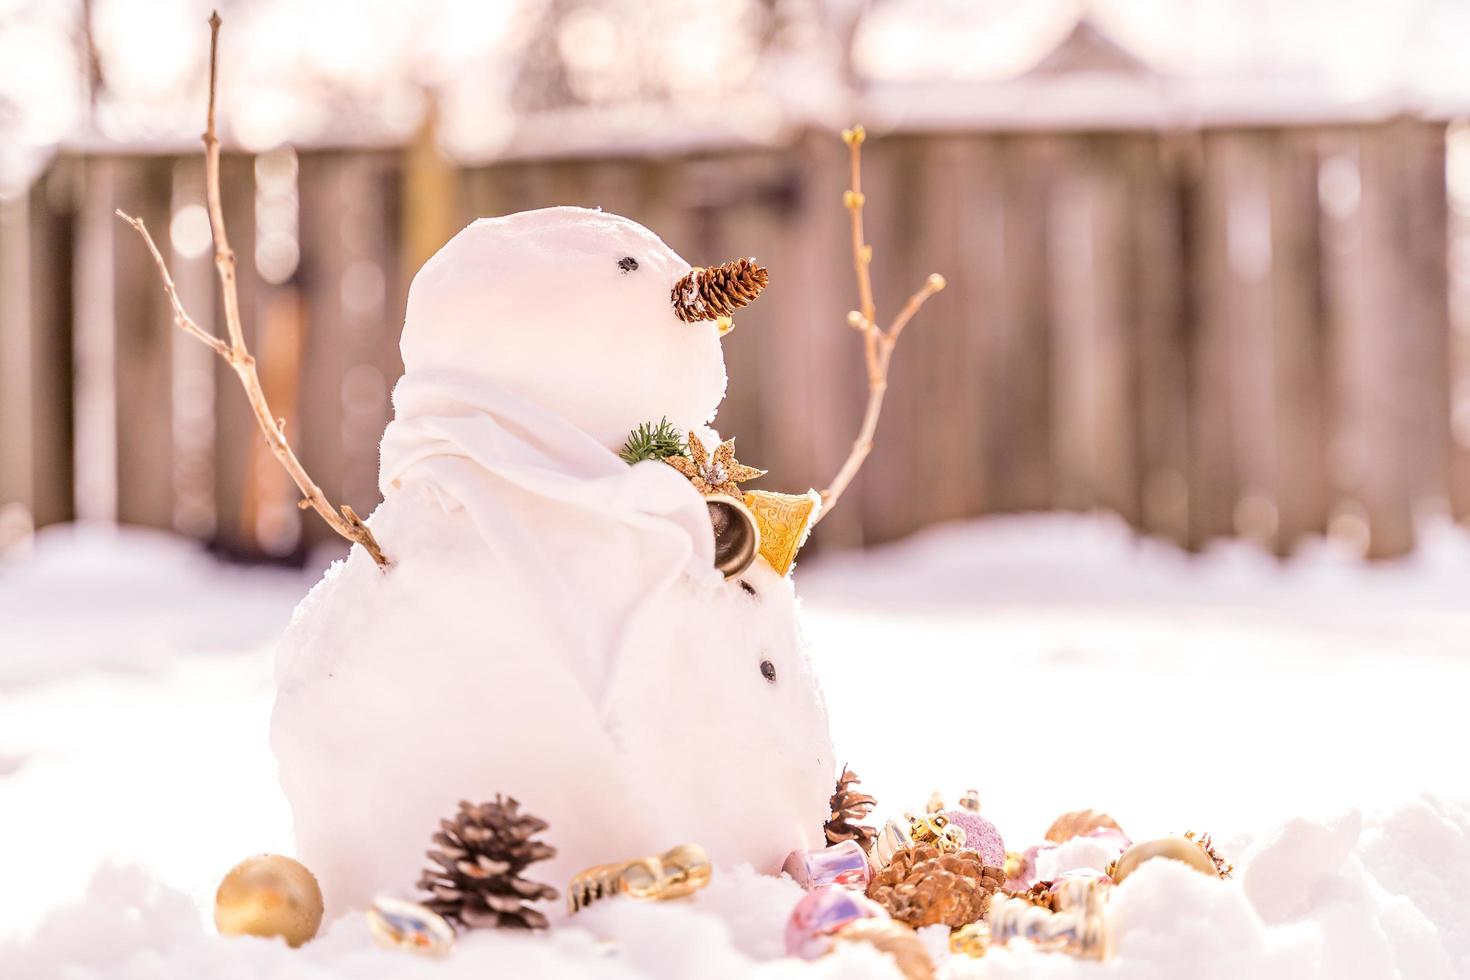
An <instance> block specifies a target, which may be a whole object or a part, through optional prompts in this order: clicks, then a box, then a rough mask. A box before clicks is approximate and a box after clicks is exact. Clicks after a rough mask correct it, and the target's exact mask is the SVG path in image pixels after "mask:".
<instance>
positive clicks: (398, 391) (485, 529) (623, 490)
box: [378, 371, 718, 706]
mask: <svg viewBox="0 0 1470 980" xmlns="http://www.w3.org/2000/svg"><path fill="white" fill-rule="evenodd" d="M393 406H394V418H393V421H391V422H390V423H389V424H388V428H387V430H386V431H385V432H384V434H383V443H382V465H381V468H380V470H379V480H378V482H379V488H380V489H381V490H382V492H383V496H384V498H385V500H388V501H391V499H392V497H393V496H394V495H396V494H398V493H401V492H402V491H403V489H405V488H408V487H410V486H428V487H431V488H432V489H433V490H434V491H435V492H436V493H437V494H439V496H440V497H441V498H448V499H449V500H451V501H452V502H453V503H455V504H458V505H459V506H461V507H463V508H464V511H465V513H466V515H467V516H468V518H469V521H470V523H471V524H472V525H473V527H474V529H475V531H476V532H477V533H478V535H479V537H480V538H481V539H482V541H483V543H484V545H485V547H486V548H487V549H488V550H489V551H490V553H491V555H492V556H493V558H494V560H496V561H498V562H503V563H504V567H506V568H511V569H514V570H515V581H516V582H517V584H518V585H519V586H520V592H521V595H520V596H518V597H517V598H518V600H519V601H523V602H531V603H535V604H536V605H539V606H540V607H541V608H540V609H539V610H538V611H539V612H540V614H542V615H544V616H548V617H555V618H554V619H550V620H548V621H547V622H549V623H551V624H553V625H554V627H555V629H556V631H557V635H559V636H561V637H562V638H564V639H565V640H566V641H567V644H568V647H567V649H565V650H563V651H559V652H560V653H561V655H562V656H564V657H565V658H566V659H567V662H568V666H569V667H571V668H572V669H573V670H574V671H576V673H577V676H578V677H579V678H580V679H581V680H582V681H583V683H584V685H585V686H586V687H587V691H588V694H589V696H590V697H591V698H592V699H593V701H594V703H595V704H598V705H599V706H602V705H603V704H604V695H605V694H606V688H607V684H608V681H609V679H610V677H611V675H612V673H613V671H614V670H615V668H616V664H617V662H618V660H619V658H620V655H621V647H622V645H623V643H624V642H625V639H626V637H627V635H628V632H629V629H630V627H631V626H632V624H633V623H634V621H635V620H636V618H637V617H638V616H639V615H640V614H642V613H643V612H645V611H647V610H650V609H651V608H652V607H653V606H654V604H656V603H657V602H658V600H659V597H660V595H662V593H663V592H664V591H665V590H667V589H668V588H669V587H670V586H671V585H673V584H674V583H675V582H676V581H678V580H679V579H680V578H681V577H682V576H684V575H686V574H691V575H695V576H704V577H708V576H710V575H712V574H718V573H715V572H714V571H713V565H714V540H713V533H712V531H711V529H710V522H709V515H708V512H707V510H706V507H705V504H704V501H703V499H702V498H701V497H700V496H699V494H698V493H697V492H696V491H695V490H694V489H693V487H691V486H690V485H689V483H688V481H687V480H685V479H684V477H682V476H680V475H679V474H678V473H677V472H675V471H674V470H673V469H672V468H671V467H669V466H667V465H665V464H663V463H659V462H644V463H639V464H637V465H634V466H629V465H628V464H627V463H625V462H623V460H622V459H620V458H619V457H618V456H617V454H616V453H614V452H612V451H611V450H609V449H607V448H606V447H604V446H603V445H601V444H599V443H598V442H597V441H596V440H595V439H593V438H592V437H591V436H590V435H588V434H587V433H586V432H584V431H583V430H581V429H579V428H577V427H576V426H574V425H573V424H572V423H570V422H568V421H566V420H565V419H563V418H562V417H560V416H558V415H556V414H554V413H552V412H549V411H547V410H545V409H543V408H541V407H540V406H538V405H536V404H534V403H532V402H529V401H527V400H525V399H523V398H521V397H519V396H517V395H514V394H511V393H510V392H508V391H505V390H504V389H503V388H501V387H499V386H498V385H495V384H493V383H491V382H487V381H484V380H482V379H478V378H475V377H473V376H471V375H467V374H462V373H458V372H449V371H414V372H410V373H408V374H405V375H404V376H403V378H402V379H401V380H400V381H399V382H398V385H397V387H395V388H394V390H393ZM385 547H386V545H385ZM487 601H492V597H487ZM512 613H514V611H512ZM609 625H610V629H609ZM548 652H549V651H548Z"/></svg>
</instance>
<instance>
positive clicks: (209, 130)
mask: <svg viewBox="0 0 1470 980" xmlns="http://www.w3.org/2000/svg"><path fill="white" fill-rule="evenodd" d="M219 28H220V18H219V14H218V13H217V12H216V13H212V14H210V16H209V109H208V115H207V116H206V123H205V129H204V137H203V138H204V174H205V191H206V195H207V197H208V201H209V225H210V229H211V231H212V232H213V234H214V266H215V271H216V272H217V273H218V275H219V283H220V291H221V293H222V294H223V298H224V308H225V327H226V330H227V332H228V335H229V342H228V343H226V342H225V341H224V340H222V339H220V338H219V337H216V336H215V335H213V334H211V333H209V332H208V331H206V330H205V329H204V328H202V327H200V326H199V324H198V323H197V322H196V321H195V320H194V319H193V318H192V317H190V316H189V314H188V312H187V311H186V310H185V309H184V306H183V303H182V302H181V301H180V300H179V294H178V291H177V290H176V289H175V288H174V282H173V277H172V276H171V275H169V271H168V265H167V263H166V262H164V259H163V255H162V253H161V252H159V250H158V246H157V244H155V243H154V241H153V236H152V235H150V234H149V233H148V229H147V228H146V227H145V226H144V224H143V219H142V218H134V217H132V216H131V215H128V214H124V213H123V212H122V211H118V212H117V215H118V217H120V218H122V219H123V220H124V221H126V222H127V223H128V224H130V225H132V227H133V229H134V230H135V231H137V233H138V234H139V235H140V236H142V238H143V242H144V244H145V245H147V246H148V251H149V252H150V253H151V254H152V255H153V261H154V262H155V263H156V264H157V265H158V272H159V275H160V277H161V278H162V279H163V289H164V292H165V293H166V294H167V295H168V300H169V304H170V305H171V306H172V307H173V312H174V323H176V324H177V325H178V327H179V328H180V329H181V330H183V331H184V333H186V334H188V335H189V336H191V337H193V338H194V339H195V340H198V341H199V342H200V343H202V344H204V345H205V346H207V347H208V348H209V349H210V350H212V351H214V352H215V353H216V354H218V355H219V356H220V357H221V358H222V359H223V360H224V361H225V363H226V364H228V365H229V366H230V367H231V368H232V369H233V370H234V372H235V375H236V377H238V378H239V379H240V384H241V385H242V386H243V387H244V388H245V395H246V397H247V398H248V399H249V400H250V407H251V409H252V410H253V411H254V412H255V418H256V421H257V422H259V423H260V429H261V432H262V433H264V435H265V441H266V443H267V445H269V446H270V449H271V452H273V453H274V454H275V456H276V459H278V460H280V462H281V465H282V466H283V467H285V469H286V472H287V473H288V474H289V475H290V477H291V479H292V480H293V481H294V482H295V484H296V486H297V488H299V489H300V491H301V494H302V500H301V501H300V506H301V508H302V509H303V510H305V509H306V508H310V509H312V510H315V511H316V512H317V513H318V514H320V515H321V517H322V519H323V520H324V521H326V522H327V524H328V525H330V526H331V528H332V530H334V531H336V532H337V533H338V534H340V535H342V537H344V538H346V539H347V540H348V541H351V542H354V543H356V544H360V545H362V547H363V549H364V550H366V551H367V553H368V554H369V555H371V556H372V559H373V561H375V562H377V563H378V566H379V567H386V566H387V565H388V559H387V558H386V557H385V556H384V555H383V551H382V549H381V548H379V547H378V542H377V539H375V538H374V537H373V533H372V531H371V530H369V529H368V526H367V525H366V524H364V523H363V521H362V518H360V517H358V516H357V514H356V512H354V511H353V509H352V508H351V507H349V506H347V505H346V504H343V505H342V509H341V510H340V511H338V510H336V509H334V508H333V507H332V505H331V503H330V502H328V500H327V498H326V495H325V494H324V493H322V489H321V487H319V486H317V485H316V483H315V482H314V481H313V480H312V479H311V477H310V476H309V475H308V474H307V472H306V468H305V467H304V466H302V465H301V461H300V460H299V459H297V458H296V453H295V452H293V451H292V449H291V445H290V443H288V442H287V441H286V432H285V425H286V423H285V420H284V419H279V418H277V417H276V416H275V415H274V414H272V412H271V409H270V405H269V404H268V403H267V402H266V398H265V392H264V391H263V390H262V388H261V385H260V375H259V374H258V373H257V371H256V369H255V358H254V357H253V356H252V355H251V353H250V351H249V349H248V348H247V347H246V346H245V332H244V328H243V326H242V325H241V322H240V291H239V288H238V286H237V283H236V278H235V251H234V249H233V248H231V247H230V240H229V237H228V235H226V233H225V215H224V207H223V205H222V204H221V195H220V147H219V137H218V135H217V134H216V131H215V97H216V88H217V85H218V77H219V57H218V55H219Z"/></svg>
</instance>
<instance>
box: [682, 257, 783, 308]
mask: <svg viewBox="0 0 1470 980" xmlns="http://www.w3.org/2000/svg"><path fill="white" fill-rule="evenodd" d="M769 281H770V273H769V272H767V271H766V270H765V269H763V268H761V267H760V266H758V265H756V263H755V260H754V259H736V260H735V261H734V262H726V263H725V264H724V265H717V266H714V267H713V268H710V269H702V268H698V267H696V268H693V269H690V270H689V272H688V273H687V274H686V275H685V276H684V277H683V278H682V279H680V280H679V281H678V282H676V283H674V288H673V292H672V293H671V294H670V297H669V299H670V301H671V302H672V303H673V306H674V315H675V316H677V317H678V318H679V319H681V320H683V321H684V322H685V323H697V322H699V321H701V320H716V319H718V318H720V317H729V316H731V315H733V314H734V312H735V311H736V310H738V309H740V308H741V307H742V306H749V305H750V304H751V303H752V302H754V300H755V298H756V297H757V296H759V295H760V294H761V290H762V289H765V288H766V284H767V283H768V282H769Z"/></svg>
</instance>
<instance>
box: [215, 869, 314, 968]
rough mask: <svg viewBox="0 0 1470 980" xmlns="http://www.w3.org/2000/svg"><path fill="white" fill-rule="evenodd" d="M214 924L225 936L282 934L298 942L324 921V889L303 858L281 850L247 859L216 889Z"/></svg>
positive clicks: (311, 935) (289, 939) (293, 942)
mask: <svg viewBox="0 0 1470 980" xmlns="http://www.w3.org/2000/svg"><path fill="white" fill-rule="evenodd" d="M214 924H215V927H216V928H218V929H219V931H220V934H221V935H225V936H265V937H268V938H269V937H275V936H280V937H281V938H282V939H284V940H286V942H287V943H289V944H290V945H292V946H300V945H301V944H302V943H304V942H306V941H307V940H309V939H311V938H312V937H313V936H315V935H316V931H317V929H319V928H320V927H321V924H322V890H321V888H320V887H319V886H318V885H317V883H316V878H315V877H313V876H312V873H311V872H310V871H308V870H306V866H305V865H304V864H302V863H301V862H299V861H293V860H291V859H290V858H288V857H282V856H281V855H279V854H261V855H258V856H256V857H253V858H246V859H245V860H244V861H241V862H240V863H239V864H237V865H235V866H234V867H233V868H231V869H230V873H229V874H227V875H225V878H224V880H223V881H221V882H220V883H219V890H218V891H216V892H215V894H214Z"/></svg>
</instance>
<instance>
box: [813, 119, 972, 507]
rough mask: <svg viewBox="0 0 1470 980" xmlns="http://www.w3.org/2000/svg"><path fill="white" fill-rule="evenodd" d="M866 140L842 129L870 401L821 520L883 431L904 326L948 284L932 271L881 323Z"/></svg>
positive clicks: (856, 323)
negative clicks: (867, 209)
mask: <svg viewBox="0 0 1470 980" xmlns="http://www.w3.org/2000/svg"><path fill="white" fill-rule="evenodd" d="M866 138H867V134H866V133H865V132H864V131H863V127H861V126H854V127H853V128H852V129H845V130H843V131H842V141H843V142H844V143H846V144H847V149H848V157H849V161H850V165H851V181H852V186H851V187H850V188H848V190H847V192H846V193H845V194H843V195H842V203H843V205H844V206H845V207H846V208H847V210H848V213H849V214H850V215H851V218H852V261H853V268H854V270H855V271H856V273H857V286H858V306H859V307H860V308H859V309H856V310H853V311H852V312H851V313H849V314H848V315H847V323H848V325H849V326H851V327H852V328H853V329H854V330H857V331H858V332H860V333H861V334H862V335H863V359H864V361H865V363H866V365H867V371H868V405H867V408H866V409H865V410H864V411H863V422H862V425H861V427H860V428H859V429H858V434H857V438H856V439H854V440H853V443H852V448H851V449H850V450H849V451H848V454H847V459H846V460H844V461H843V463H842V467H841V468H840V469H839V470H838V471H837V475H836V476H834V477H833V478H832V482H831V484H829V485H828V487H827V489H825V490H823V491H822V510H821V512H820V513H818V515H817V521H821V519H822V518H824V517H826V516H827V515H828V514H830V513H831V512H832V508H833V507H835V506H837V501H838V500H840V499H841V497H842V493H843V491H845V490H846V489H847V485H848V484H849V483H851V482H852V479H853V477H855V476H857V473H858V470H860V469H862V468H863V463H864V462H866V461H867V458H868V454H869V453H870V452H872V451H873V435H874V433H875V432H877V430H878V418H879V416H881V415H882V414H883V396H884V395H885V394H887V392H888V362H889V360H890V359H891V358H892V357H893V347H894V345H895V344H897V343H898V338H899V336H900V335H901V334H902V333H903V330H904V328H905V327H906V326H908V324H909V321H910V320H912V319H913V318H914V314H915V313H918V312H919V307H921V306H923V305H924V302H925V300H927V299H928V298H929V297H930V296H933V295H934V294H935V293H937V292H939V291H940V290H941V289H943V288H944V277H943V276H941V275H939V274H938V273H935V274H933V275H930V276H929V278H928V279H926V280H925V281H924V285H923V286H921V287H919V289H918V291H916V292H915V293H914V294H913V295H912V296H910V297H909V301H908V302H907V303H905V304H904V306H903V309H902V310H900V311H899V314H898V316H896V317H894V318H893V323H892V324H890V325H889V327H888V329H887V330H884V329H883V328H882V327H879V326H878V313H877V310H876V308H875V306H874V303H873V279H872V274H871V267H872V264H873V246H871V245H869V244H868V243H867V240H866V238H865V237H864V235H863V205H864V204H865V203H866V201H867V199H866V198H865V197H864V195H863V165H862V160H863V151H862V145H863V140H864V139H866Z"/></svg>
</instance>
